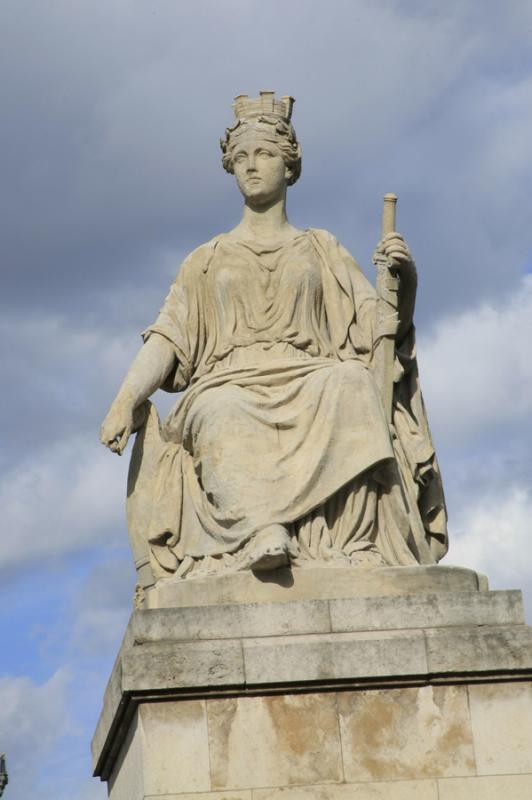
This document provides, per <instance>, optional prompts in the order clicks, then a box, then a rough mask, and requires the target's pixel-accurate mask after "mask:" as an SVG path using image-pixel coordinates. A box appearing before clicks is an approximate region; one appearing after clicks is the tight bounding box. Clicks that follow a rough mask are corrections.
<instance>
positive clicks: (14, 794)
mask: <svg viewBox="0 0 532 800" xmlns="http://www.w3.org/2000/svg"><path fill="white" fill-rule="evenodd" d="M69 681H70V676H69V674H68V672H67V671H66V670H64V669H61V670H58V671H57V672H56V673H55V675H53V677H51V678H50V680H49V681H47V682H46V683H44V684H42V685H37V684H35V683H34V682H33V681H31V680H30V679H29V678H26V677H12V676H9V677H4V678H0V748H1V749H2V750H3V751H5V752H6V753H7V759H8V772H9V788H8V790H7V796H8V797H9V798H10V800H26V798H28V797H33V796H34V792H33V787H34V780H35V776H36V774H37V773H38V772H39V771H40V770H41V769H43V767H45V765H46V760H47V758H48V756H49V754H50V752H51V751H52V750H53V748H54V747H55V746H56V745H57V744H58V742H59V741H60V739H61V738H62V737H63V736H65V735H66V734H67V733H68V732H69V731H71V719H70V716H69V713H68V706H67V686H68V683H69Z"/></svg>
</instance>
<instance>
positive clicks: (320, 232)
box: [308, 228, 339, 247]
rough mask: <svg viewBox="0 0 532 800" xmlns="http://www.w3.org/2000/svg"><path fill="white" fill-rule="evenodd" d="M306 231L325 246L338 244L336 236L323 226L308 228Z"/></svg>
mask: <svg viewBox="0 0 532 800" xmlns="http://www.w3.org/2000/svg"><path fill="white" fill-rule="evenodd" d="M308 232H309V233H310V235H311V236H312V237H313V238H314V239H316V240H317V241H318V242H319V244H321V245H323V246H325V247H334V246H338V245H339V241H338V239H337V238H336V236H335V235H334V234H333V233H331V232H330V231H326V230H325V228H309V229H308Z"/></svg>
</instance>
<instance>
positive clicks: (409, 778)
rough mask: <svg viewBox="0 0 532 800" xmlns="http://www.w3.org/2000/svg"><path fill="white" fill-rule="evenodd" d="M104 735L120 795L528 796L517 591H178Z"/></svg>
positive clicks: (139, 629)
mask: <svg viewBox="0 0 532 800" xmlns="http://www.w3.org/2000/svg"><path fill="white" fill-rule="evenodd" d="M146 605H147V608H145V609H141V610H137V611H135V612H134V613H133V614H132V616H131V620H130V623H129V625H128V628H127V631H126V635H125V638H124V641H123V644H122V646H121V649H120V652H119V655H118V658H117V661H116V664H115V667H114V669H113V673H112V676H111V680H110V682H109V685H108V688H107V691H106V694H105V700H104V708H103V711H102V715H101V717H100V720H99V722H98V726H97V729H96V733H95V736H94V740H93V756H94V766H95V774H96V775H98V776H100V777H101V778H102V779H103V780H106V781H108V786H109V795H110V797H111V798H112V800H148V798H149V800H156V798H157V799H159V798H160V799H161V800H162V798H165V799H166V800H178V798H180V800H184V799H186V800H192V798H194V800H207V798H211V800H466V798H467V800H496V799H497V800H499V798H501V797H504V798H507V800H529V799H530V797H532V630H531V629H530V628H528V627H526V626H525V624H524V620H523V611H522V604H521V596H520V592H516V591H504V592H500V591H499V592H490V591H488V587H487V582H486V581H485V579H483V578H482V577H480V576H478V575H477V574H476V573H474V572H472V571H470V570H465V569H458V568H449V567H415V568H393V569H392V568H387V569H379V570H371V571H370V570H368V571H363V570H353V569H340V568H337V569H332V568H331V569H325V568H321V569H309V570H299V571H295V570H294V573H293V574H292V573H291V572H290V571H289V570H285V571H283V570H281V571H277V572H276V573H271V574H270V575H262V576H261V577H260V578H258V577H256V576H254V575H253V574H252V573H242V574H241V575H237V576H227V577H224V578H219V579H210V580H196V581H188V582H187V581H185V582H181V583H179V582H176V583H172V582H167V583H166V584H163V585H162V586H159V587H157V588H156V589H154V590H152V592H151V593H150V595H149V596H148V597H147V599H146Z"/></svg>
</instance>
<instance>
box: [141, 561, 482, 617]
mask: <svg viewBox="0 0 532 800" xmlns="http://www.w3.org/2000/svg"><path fill="white" fill-rule="evenodd" d="M487 588H488V583H487V578H486V577H485V576H484V575H479V574H478V573H477V572H473V570H470V569H465V568H464V567H439V566H419V567H418V566H412V567H401V568H400V569H398V568H394V567H376V568H373V569H359V570H357V573H356V577H355V578H353V569H352V567H329V568H327V567H323V566H317V567H306V568H304V569H303V568H302V569H293V570H292V569H284V568H280V569H276V570H270V571H264V572H262V573H252V572H240V573H235V574H229V575H224V574H221V575H220V576H217V577H216V578H213V577H208V578H196V579H195V580H194V581H182V580H179V579H174V580H172V579H169V580H164V581H159V582H158V583H157V585H156V586H155V587H154V588H153V589H149V590H148V591H147V592H146V600H145V607H146V608H179V607H183V606H187V607H188V606H215V605H224V604H233V603H253V602H256V603H264V602H267V601H271V602H278V601H282V602H285V601H286V600H318V599H322V600H329V599H336V598H353V597H364V598H365V597H383V596H402V595H415V594H423V593H425V594H426V593H430V594H436V593H438V594H439V593H441V592H445V593H451V592H452V593H456V592H476V591H478V590H480V591H483V590H486V589H487ZM393 602H394V601H392V602H391V603H390V605H393Z"/></svg>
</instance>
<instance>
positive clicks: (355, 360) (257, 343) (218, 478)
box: [101, 92, 446, 585]
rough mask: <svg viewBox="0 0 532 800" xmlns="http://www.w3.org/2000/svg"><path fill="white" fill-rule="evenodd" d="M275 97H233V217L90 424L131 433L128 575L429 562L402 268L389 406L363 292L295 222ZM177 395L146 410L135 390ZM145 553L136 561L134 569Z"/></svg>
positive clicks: (433, 494) (435, 513)
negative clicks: (132, 571)
mask: <svg viewBox="0 0 532 800" xmlns="http://www.w3.org/2000/svg"><path fill="white" fill-rule="evenodd" d="M292 102H293V101H292V99H291V98H283V99H282V100H281V101H277V100H275V99H274V97H273V93H266V92H263V93H261V96H260V98H259V99H257V100H249V99H248V98H246V97H245V96H240V97H238V98H237V100H236V105H235V111H236V116H237V122H236V124H235V125H234V126H233V127H232V128H230V129H228V130H227V132H226V138H225V140H223V141H222V149H223V165H224V167H225V169H226V170H227V171H228V172H230V173H232V174H234V176H235V178H236V182H237V184H238V187H239V189H240V191H241V192H242V195H243V197H244V212H243V216H242V219H241V221H240V223H239V224H238V225H237V226H236V227H235V228H234V229H233V230H232V231H230V232H229V233H226V234H222V235H220V236H216V237H215V238H214V239H213V240H211V241H210V242H208V243H206V244H204V245H202V246H201V247H199V248H198V249H197V250H195V251H194V252H193V253H192V254H191V255H190V256H189V257H188V258H187V259H186V260H185V262H184V264H183V265H182V267H181V269H180V270H179V272H178V275H177V278H176V280H175V282H174V284H173V285H172V287H171V289H170V292H169V294H168V296H167V298H166V300H165V302H164V305H163V307H162V309H161V311H160V313H159V316H158V318H157V320H156V321H155V323H154V324H153V325H151V326H150V327H149V328H148V329H147V330H146V331H145V333H144V345H143V347H142V348H141V350H140V352H139V354H138V356H137V358H136V359H135V361H134V362H133V364H132V366H131V368H130V370H129V372H128V374H127V376H126V378H125V380H124V383H123V384H122V387H121V389H120V391H119V393H118V395H117V397H116V399H115V400H114V402H113V404H112V406H111V409H110V411H109V413H108V415H107V417H106V419H105V421H104V423H103V425H102V431H101V439H102V441H103V443H104V444H106V445H107V446H108V447H109V448H110V449H111V450H112V451H114V452H117V453H122V451H123V450H124V447H125V445H126V443H127V440H128V438H129V436H130V434H131V433H132V432H133V431H135V430H136V431H137V432H138V433H137V439H136V443H135V447H134V451H133V456H132V463H131V468H130V479H129V491H128V494H129V499H128V524H129V528H130V536H131V541H132V545H133V550H134V554H135V560H136V563H137V567H138V569H139V570H140V582H141V584H144V585H147V584H149V583H150V582H152V580H153V578H152V575H153V576H154V577H155V579H158V578H164V577H170V576H177V577H182V578H187V577H194V576H197V575H204V574H210V573H215V572H220V571H226V570H242V569H253V570H260V569H270V568H273V567H277V566H281V565H288V564H291V565H293V566H295V567H304V566H305V565H308V564H316V563H317V562H320V563H327V564H330V565H334V564H344V565H346V564H347V565H353V566H386V565H408V564H417V563H434V562H435V561H437V560H438V559H439V558H441V556H442V555H443V554H444V553H445V550H446V530H445V506H444V501H443V494H442V489H441V482H440V478H439V472H438V467H437V462H436V457H435V453H434V450H433V447H432V443H431V439H430V433H429V429H428V425H427V421H426V417H425V411H424V407H423V401H422V398H421V393H420V389H419V383H418V374H417V365H416V360H415V351H414V332H413V326H412V313H413V308H414V299H415V289H416V274H415V267H414V264H413V261H412V258H411V255H410V252H409V250H408V247H407V245H406V244H405V242H404V240H403V238H402V237H401V236H400V235H399V234H397V233H392V234H390V235H389V236H387V237H385V238H384V239H383V240H382V241H381V242H380V243H379V245H378V251H379V252H380V253H383V254H385V255H386V256H387V257H388V258H389V259H390V260H391V263H392V264H393V266H394V267H395V268H396V269H397V270H398V271H399V273H400V276H401V282H400V298H399V317H400V326H399V331H398V334H397V337H396V358H395V375H394V402H393V419H392V424H391V425H389V424H388V422H387V420H386V416H385V413H384V410H383V405H382V401H381V397H380V394H379V391H378V389H377V384H376V381H375V377H374V372H373V357H374V353H375V348H376V334H375V317H376V305H377V302H378V299H377V297H376V293H375V290H374V289H373V287H372V286H371V284H370V283H369V282H368V281H367V280H366V278H365V277H364V275H363V274H362V272H361V271H360V269H359V267H358V266H357V264H356V263H355V261H354V260H353V259H352V257H351V256H350V255H349V253H347V251H346V250H345V249H344V248H343V247H342V246H341V245H340V244H339V243H338V242H337V241H336V239H335V238H334V237H333V236H332V235H331V234H329V233H327V232H326V231H322V230H298V229H296V228H294V227H293V226H292V225H290V223H289V222H288V219H287V216H286V193H287V187H288V186H290V185H292V184H293V183H295V181H296V180H297V179H298V177H299V174H300V171H301V154H300V148H299V144H298V142H297V139H296V135H295V132H294V129H293V127H292V124H291V122H290V117H291V108H292ZM160 387H162V388H164V389H167V390H168V391H174V392H182V391H183V392H184V394H183V395H182V397H181V398H180V400H179V401H178V403H177V404H176V406H175V407H174V408H173V410H172V411H171V412H170V414H169V416H168V417H167V419H166V420H165V421H164V423H163V424H161V423H160V422H159V418H158V416H157V413H156V411H155V409H154V408H153V406H151V404H149V403H146V401H147V399H148V398H149V397H150V395H151V394H152V393H153V392H154V391H155V390H156V389H158V388H160ZM148 565H149V566H148Z"/></svg>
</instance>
